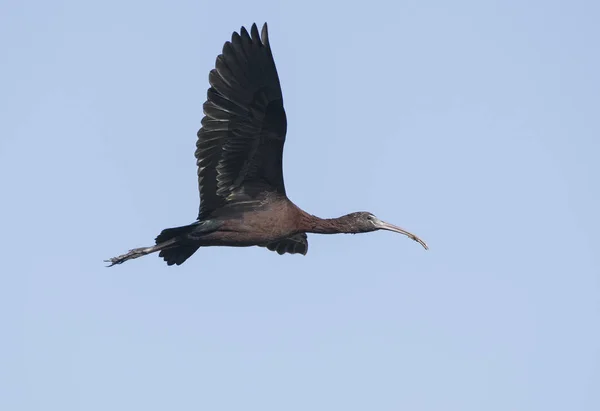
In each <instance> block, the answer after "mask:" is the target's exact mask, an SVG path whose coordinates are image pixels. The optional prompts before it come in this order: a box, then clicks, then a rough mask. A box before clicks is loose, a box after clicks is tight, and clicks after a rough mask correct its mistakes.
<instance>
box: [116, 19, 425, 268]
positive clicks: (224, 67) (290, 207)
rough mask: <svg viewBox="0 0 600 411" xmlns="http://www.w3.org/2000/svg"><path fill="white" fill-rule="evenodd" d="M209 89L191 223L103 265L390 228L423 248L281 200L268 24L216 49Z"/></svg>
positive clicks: (281, 114) (375, 224)
mask: <svg viewBox="0 0 600 411" xmlns="http://www.w3.org/2000/svg"><path fill="white" fill-rule="evenodd" d="M209 83H210V86H211V87H210V88H209V89H208V92H207V100H206V102H205V103H204V114H205V116H204V118H203V119H202V127H201V128H200V130H199V131H198V141H197V143H196V147H197V150H196V153H195V155H196V160H197V161H196V163H197V165H198V187H199V191H200V211H199V213H198V218H197V221H196V222H194V223H192V224H189V225H185V226H181V227H174V228H167V229H165V230H163V231H162V232H161V233H160V234H159V235H158V236H157V237H156V245H154V246H151V247H142V248H136V249H133V250H130V251H129V252H128V253H126V254H123V255H121V256H118V257H114V258H111V259H110V260H107V261H108V262H110V263H111V266H112V265H115V264H121V263H123V262H125V261H127V260H131V259H134V258H138V257H141V256H143V255H146V254H150V253H154V252H159V256H160V257H162V258H163V259H164V260H165V261H166V262H167V264H168V265H173V264H176V265H180V264H182V263H183V262H184V261H185V260H187V259H188V258H189V257H190V256H191V255H192V254H194V253H195V252H196V250H198V248H199V247H206V246H233V247H248V246H261V247H266V248H268V249H269V250H272V251H276V252H278V253H279V254H284V253H289V254H303V255H305V254H306V253H307V251H308V240H307V236H306V233H318V234H336V233H364V232H369V231H375V230H390V231H394V232H398V233H401V234H404V235H406V236H408V237H409V238H411V239H413V240H415V241H417V242H419V243H420V244H421V245H422V246H423V247H425V249H427V245H426V244H425V242H423V241H422V240H421V239H419V238H418V237H417V236H415V235H414V234H411V233H409V232H408V231H406V230H403V229H402V228H400V227H396V226H394V225H392V224H389V223H386V222H383V221H381V220H379V219H378V218H376V217H375V216H374V215H373V214H371V213H368V212H358V213H351V214H348V215H345V216H342V217H339V218H333V219H321V218H318V217H316V216H313V215H310V214H308V213H306V212H304V211H303V210H301V209H300V208H298V207H297V206H296V205H295V204H294V203H292V202H291V201H290V200H289V199H288V198H287V196H286V192H285V186H284V182H283V171H282V157H283V146H284V143H285V135H286V131H287V120H286V115H285V110H284V107H283V96H282V92H281V86H280V84H279V77H278V75H277V69H276V68H275V62H274V60H273V54H272V52H271V46H270V44H269V36H268V31H267V24H266V23H265V25H264V26H263V28H262V36H260V35H259V33H258V28H257V27H256V24H253V25H252V28H251V30H250V33H248V31H247V30H246V29H245V28H244V27H242V28H241V30H240V33H239V34H238V33H235V32H234V33H233V35H232V37H231V41H228V42H226V43H225V45H224V46H223V52H222V54H220V55H219V56H218V57H217V60H216V63H215V68H214V69H213V70H211V72H210V74H209Z"/></svg>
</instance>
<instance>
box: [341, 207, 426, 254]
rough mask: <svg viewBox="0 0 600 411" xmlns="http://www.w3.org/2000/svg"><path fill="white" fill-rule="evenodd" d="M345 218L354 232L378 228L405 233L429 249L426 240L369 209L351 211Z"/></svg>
mask: <svg viewBox="0 0 600 411" xmlns="http://www.w3.org/2000/svg"><path fill="white" fill-rule="evenodd" d="M345 218H347V219H348V220H349V221H348V222H349V223H350V224H349V225H350V227H351V229H352V232H353V233H368V232H371V231H377V230H387V231H393V232H395V233H400V234H404V235H405V236H407V237H408V238H410V239H412V240H414V241H416V242H417V243H419V244H421V245H422V246H423V248H425V249H426V250H428V249H429V247H427V244H426V243H425V241H423V240H421V239H420V238H419V237H417V236H416V235H414V234H413V233H411V232H409V231H406V230H405V229H403V228H400V227H398V226H395V225H393V224H390V223H386V222H385V221H382V220H380V219H379V218H377V217H375V216H374V215H373V214H372V213H369V212H367V211H359V212H356V213H351V214H348V215H346V216H345Z"/></svg>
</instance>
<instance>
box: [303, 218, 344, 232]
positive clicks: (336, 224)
mask: <svg viewBox="0 0 600 411" xmlns="http://www.w3.org/2000/svg"><path fill="white" fill-rule="evenodd" d="M302 228H303V230H302V231H304V232H305V233H315V234H341V233H353V232H354V230H352V227H351V224H350V221H348V217H347V216H341V217H338V218H319V217H317V216H314V215H311V214H308V213H304V214H303V216H302Z"/></svg>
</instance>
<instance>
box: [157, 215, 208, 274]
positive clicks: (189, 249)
mask: <svg viewBox="0 0 600 411" xmlns="http://www.w3.org/2000/svg"><path fill="white" fill-rule="evenodd" d="M196 225H197V224H196V223H194V224H190V225H184V226H181V227H174V228H167V229H165V230H162V231H161V233H160V234H159V235H158V237H156V244H157V246H158V244H164V243H166V242H169V241H171V240H173V239H177V238H178V237H179V236H181V235H182V234H186V233H188V232H189V231H190V229H191V228H192V227H194V226H196ZM198 248H200V246H199V245H194V244H177V245H174V246H170V247H165V248H163V249H161V250H160V253H159V254H158V256H159V257H162V258H163V259H164V260H165V261H166V262H167V265H173V264H177V265H181V264H183V263H184V261H185V260H187V259H188V258H190V257H191V256H192V254H194V253H195V252H196V251H197V250H198Z"/></svg>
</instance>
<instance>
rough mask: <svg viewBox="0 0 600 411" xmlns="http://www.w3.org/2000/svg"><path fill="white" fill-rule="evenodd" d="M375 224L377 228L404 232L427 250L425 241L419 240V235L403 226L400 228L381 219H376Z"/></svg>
mask: <svg viewBox="0 0 600 411" xmlns="http://www.w3.org/2000/svg"><path fill="white" fill-rule="evenodd" d="M376 226H377V228H379V229H381V230H388V231H393V232H395V233H400V234H404V235H405V236H407V237H408V238H410V239H413V240H415V241H416V242H417V243H419V244H421V245H422V246H423V248H424V249H426V250H429V247H427V243H426V242H425V241H423V240H421V239H420V238H419V237H417V236H416V235H414V234H413V233H411V232H410V231H406V230H405V229H403V228H400V227H398V226H395V225H393V224H390V223H386V222H385V221H381V220H378V221H377V223H376Z"/></svg>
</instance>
